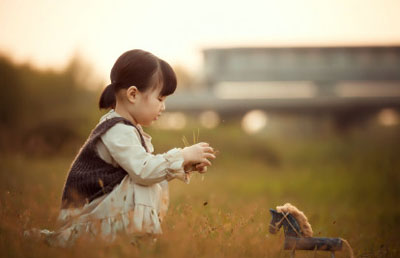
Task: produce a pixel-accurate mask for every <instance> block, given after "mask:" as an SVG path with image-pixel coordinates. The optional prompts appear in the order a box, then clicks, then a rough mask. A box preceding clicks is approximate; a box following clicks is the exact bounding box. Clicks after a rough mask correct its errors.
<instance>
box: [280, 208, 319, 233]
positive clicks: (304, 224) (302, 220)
mask: <svg viewBox="0 0 400 258" xmlns="http://www.w3.org/2000/svg"><path fill="white" fill-rule="evenodd" d="M276 210H277V211H278V212H284V213H290V214H292V216H293V217H294V218H295V219H296V220H297V222H298V223H299V226H300V229H301V232H302V233H303V236H304V237H312V235H313V231H312V228H311V225H310V223H309V222H308V219H307V217H306V215H304V213H303V212H302V211H300V210H299V209H297V208H296V207H295V206H293V205H292V204H290V203H285V204H284V205H283V206H276Z"/></svg>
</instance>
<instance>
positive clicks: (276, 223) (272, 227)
mask: <svg viewBox="0 0 400 258" xmlns="http://www.w3.org/2000/svg"><path fill="white" fill-rule="evenodd" d="M269 212H270V213H271V216H272V219H271V222H270V223H269V233H271V234H276V232H278V231H279V229H280V228H281V226H282V222H283V214H282V213H280V212H277V211H276V210H274V209H269Z"/></svg>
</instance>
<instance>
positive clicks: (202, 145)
mask: <svg viewBox="0 0 400 258" xmlns="http://www.w3.org/2000/svg"><path fill="white" fill-rule="evenodd" d="M198 145H200V146H201V147H208V146H210V144H208V143H206V142H199V143H198Z"/></svg>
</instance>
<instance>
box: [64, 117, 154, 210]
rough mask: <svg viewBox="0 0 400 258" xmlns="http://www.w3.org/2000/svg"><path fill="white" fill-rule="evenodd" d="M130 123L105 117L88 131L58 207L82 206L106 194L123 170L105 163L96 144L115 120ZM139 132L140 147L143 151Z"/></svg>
mask: <svg viewBox="0 0 400 258" xmlns="http://www.w3.org/2000/svg"><path fill="white" fill-rule="evenodd" d="M121 122H122V123H124V124H126V125H130V126H133V127H134V128H136V127H135V126H134V125H133V124H132V123H131V122H130V121H128V120H127V119H125V118H123V117H114V118H111V119H107V120H105V121H104V122H102V123H101V124H99V125H98V126H97V127H96V128H94V129H93V130H92V132H91V133H90V135H89V137H88V139H87V140H86V142H85V144H84V145H83V146H82V148H81V149H80V151H79V153H78V155H77V156H76V158H75V160H74V161H73V162H72V165H71V168H70V170H69V173H68V177H67V180H66V182H65V185H64V190H63V194H62V198H61V208H62V209H63V208H68V207H82V206H83V205H85V204H86V203H90V202H91V201H93V200H94V199H96V198H98V197H100V196H102V195H104V194H107V193H109V192H111V191H112V190H113V188H114V187H115V186H116V185H118V184H119V183H121V181H122V179H123V178H124V177H125V176H126V175H127V172H126V171H125V170H124V169H123V168H121V167H119V166H118V167H114V166H113V165H111V164H108V163H107V162H105V161H104V160H103V159H102V158H100V156H99V155H98V153H97V150H96V144H97V142H98V141H99V140H100V137H101V136H102V135H103V134H104V133H105V132H106V131H107V130H108V129H110V128H111V127H113V126H114V125H115V124H117V123H121ZM136 130H137V131H138V132H139V135H140V140H141V142H142V145H143V147H144V148H145V149H146V151H148V150H147V147H146V144H145V142H144V139H143V136H142V134H141V133H140V131H139V130H138V129H137V128H136Z"/></svg>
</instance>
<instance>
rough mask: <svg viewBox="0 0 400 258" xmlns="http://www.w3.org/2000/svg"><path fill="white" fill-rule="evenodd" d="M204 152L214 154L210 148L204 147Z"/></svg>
mask: <svg viewBox="0 0 400 258" xmlns="http://www.w3.org/2000/svg"><path fill="white" fill-rule="evenodd" d="M204 151H205V152H209V153H214V149H213V148H212V147H204Z"/></svg>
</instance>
